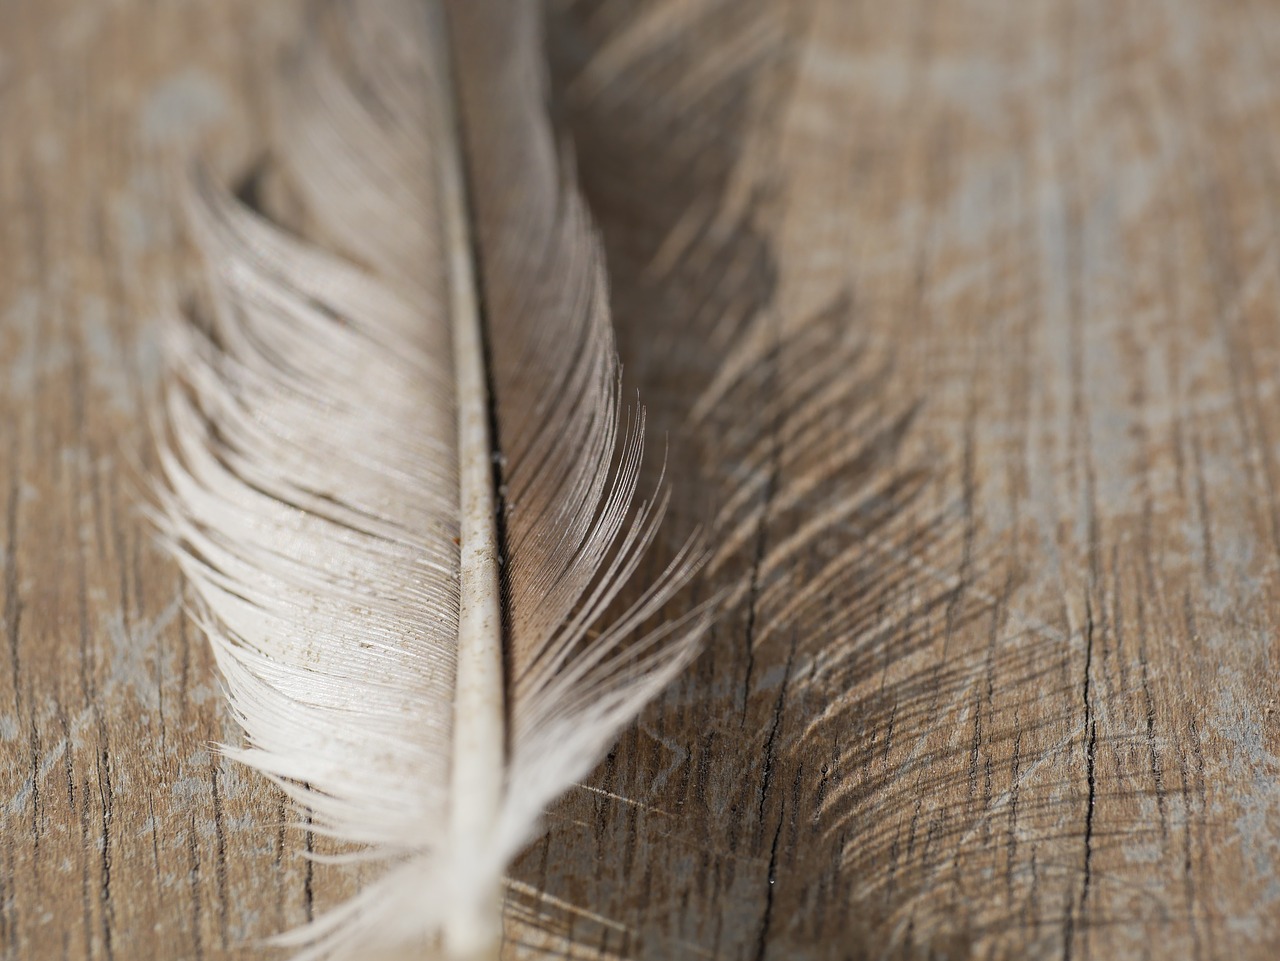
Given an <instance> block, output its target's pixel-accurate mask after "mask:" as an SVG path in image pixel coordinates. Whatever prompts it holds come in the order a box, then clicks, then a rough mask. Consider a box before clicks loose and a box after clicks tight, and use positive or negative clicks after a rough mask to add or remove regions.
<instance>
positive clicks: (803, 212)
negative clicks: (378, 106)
mask: <svg viewBox="0 0 1280 961" xmlns="http://www.w3.org/2000/svg"><path fill="white" fill-rule="evenodd" d="M0 14H3V19H2V20H0V818H3V830H2V831H0V957H4V958H6V959H8V958H12V959H46V958H49V959H53V958H69V959H80V958H93V959H126V958H145V957H154V958H159V959H201V961H203V959H209V961H214V959H220V958H231V957H245V958H249V957H270V956H273V955H272V952H271V951H269V950H266V949H261V948H255V947H251V946H249V945H251V943H252V942H253V941H254V940H255V939H259V938H262V937H265V936H268V935H270V934H272V933H274V932H277V931H279V930H281V929H284V928H287V927H289V926H291V925H294V924H297V923H300V922H302V921H303V920H305V919H306V918H307V917H308V916H309V915H310V914H311V913H312V912H313V911H315V910H319V909H320V908H322V907H323V906H324V905H326V904H332V903H334V902H335V901H336V900H337V899H339V898H340V897H341V896H342V895H343V894H344V893H347V892H349V891H350V890H351V889H352V885H353V883H354V879H353V878H352V877H351V876H350V875H349V874H348V873H345V872H343V871H342V870H339V869H336V868H332V867H326V866H323V865H312V864H310V863H309V862H308V861H307V860H306V859H305V858H304V857H303V854H304V852H306V851H307V850H310V849H312V848H313V847H317V846H320V845H319V843H318V842H317V841H315V840H314V839H313V838H312V837H311V836H310V835H309V834H307V832H306V831H305V829H304V827H293V826H290V825H292V824H293V823H294V821H295V816H294V815H293V814H292V813H291V812H289V811H288V810H287V809H286V807H285V806H284V804H283V802H282V799H281V797H280V795H279V794H278V793H277V792H276V791H275V790H273V789H271V788H270V787H269V786H267V785H266V784H265V783H264V782H263V781H262V780H261V779H260V778H257V777H254V776H251V775H249V774H248V773H247V772H244V771H241V770H240V769H238V768H237V767H236V766H234V765H232V764H230V763H229V762H226V761H224V760H222V759H220V758H219V756H218V754H217V752H216V750H215V749H214V744H215V743H216V742H219V741H227V740H234V739H235V738H236V737H237V732H236V730H235V728H234V725H233V724H232V722H231V720H230V718H229V717H228V716H227V713H226V710H225V707H224V705H223V704H222V701H221V696H220V691H219V687H218V681H217V678H216V675H215V673H214V670H213V665H212V660H211V657H210V655H209V652H208V650H207V645H206V644H205V642H204V641H203V639H202V638H201V637H200V636H199V635H198V633H197V632H196V631H195V630H193V628H192V627H191V626H190V625H189V624H188V623H187V621H186V619H185V617H184V616H183V614H182V610H181V599H182V588H181V584H180V583H179V580H178V577H177V575H176V571H175V570H174V568H173V566H172V565H171V564H169V563H168V562H166V561H165V560H164V559H163V558H162V556H161V555H160V553H159V551H158V550H157V548H156V547H155V546H154V545H153V543H152V539H151V535H150V533H149V530H148V527H147V524H146V522H145V520H144V519H143V518H142V517H141V516H140V515H139V513H138V504H139V500H140V499H139V496H138V493H137V492H138V489H139V487H140V485H141V483H142V481H141V480H140V478H141V477H143V476H145V474H146V472H147V470H148V469H149V467H150V466H151V458H152V449H151V446H150V444H149V441H148V436H149V435H148V427H147V424H146V422H145V415H144V412H145V409H146V399H147V398H148V397H149V396H150V395H151V392H153V391H154V390H155V387H156V383H157V379H158V375H159V367H158V348H157V344H156V340H155V338H156V319H157V318H158V317H159V316H160V315H161V312H163V311H167V310H173V309H176V305H177V304H179V303H180V302H181V300H182V298H183V297H184V296H185V295H186V292H187V291H188V290H189V289H190V286H191V285H192V284H193V283H194V279H195V271H194V260H193V258H192V256H191V254H190V252H189V250H188V248H187V247H186V245H185V243H184V241H183V238H182V232H181V230H180V229H179V227H178V225H177V220H178V218H177V217H176V216H175V211H174V210H173V208H172V205H171V203H170V199H169V198H170V191H169V177H170V171H171V170H172V164H173V162H174V161H175V158H178V159H181V158H186V157H189V156H191V155H192V153H193V152H196V151H198V152H200V153H201V155H203V156H204V157H206V158H207V159H208V160H209V162H210V163H211V165H212V167H213V168H214V170H215V171H216V172H218V173H219V174H220V175H222V176H226V177H229V178H230V177H236V176H243V175H244V174H245V173H246V172H248V171H250V170H252V169H253V168H254V166H255V165H256V164H258V163H259V162H260V160H261V159H262V151H263V147H264V144H265V143H266V137H265V135H264V130H265V125H266V123H267V122H268V121H267V117H266V109H267V108H266V102H267V97H266V91H267V88H268V86H269V85H271V84H273V83H276V82H278V77H279V73H278V71H279V69H280V67H279V64H280V59H281V57H280V52H281V49H282V48H283V47H285V46H287V45H288V44H290V43H294V42H297V41H298V40H299V38H300V37H303V38H305V34H306V20H305V17H304V15H303V5H302V3H300V2H295V0H273V2H265V3H263V2H258V0H217V2H214V0H187V2H181V0H154V2H143V0H111V2H107V0H101V2H97V0H9V2H6V3H3V4H0ZM548 48H549V52H550V58H551V63H552V77H553V85H554V88H555V91H556V101H557V104H556V113H557V120H558V123H559V124H560V125H561V127H562V129H563V131H564V133H565V135H566V137H567V138H568V139H569V141H571V142H572V143H573V144H574V149H575V152H576V155H577V163H578V168H579V177H580V179H581V181H582V183H583V186H584V190H585V193H586V196H587V199H588V201H589V202H590V204H591V206H592V210H593V213H594V214H595V216H596V218H597V221H598V223H599V225H600V228H601V231H602V233H603V236H604V239H605V243H606V247H607V249H608V255H609V269H610V279H611V284H612V290H613V298H614V304H615V320H616V325H617V328H618V333H619V343H620V349H621V352H622V355H623V363H624V365H625V367H626V370H627V376H628V378H629V380H630V382H631V383H632V384H633V385H634V386H635V387H637V388H638V389H639V390H641V391H642V394H643V397H644V399H645V402H646V404H647V405H648V407H649V411H650V421H651V426H652V428H653V430H654V436H655V438H656V440H655V444H656V445H657V446H658V447H659V448H661V447H662V446H663V445H665V444H667V441H666V438H667V437H668V436H669V438H670V441H669V445H668V447H669V451H670V453H669V454H668V475H669V477H670V478H671V490H672V493H673V498H674V501H673V505H672V513H673V516H674V519H675V521H676V522H677V526H679V524H681V523H684V524H686V525H690V524H692V523H693V522H696V521H697V520H699V519H701V518H703V517H705V516H707V512H708V511H713V510H714V509H715V508H716V507H717V506H718V504H717V497H718V495H717V493H716V492H717V491H718V490H719V489H720V488H719V487H717V486H716V482H715V476H716V472H717V471H719V472H721V473H726V472H727V473H729V474H732V473H733V470H734V462H733V460H732V457H731V455H732V454H733V452H734V451H735V450H739V447H737V446H735V445H737V444H738V443H739V440H740V437H739V435H740V434H742V433H743V432H745V434H746V435H748V436H747V440H746V441H743V443H746V444H748V445H749V444H750V443H751V442H752V441H751V436H753V435H752V432H751V430H750V429H749V428H750V426H751V424H752V421H753V419H754V421H755V429H756V432H757V433H758V434H760V436H761V437H763V441H762V443H763V444H764V449H765V451H766V456H765V457H764V458H763V460H761V459H759V458H757V459H756V460H755V461H751V463H752V464H754V465H755V466H754V467H753V468H752V469H755V470H759V471H761V472H762V474H761V477H762V479H761V482H760V483H759V484H758V485H756V486H755V487H754V488H752V490H753V491H754V493H753V494H752V498H751V503H749V504H746V505H745V507H744V508H743V511H744V515H743V516H745V517H747V518H748V521H749V523H747V524H746V526H745V527H744V528H743V529H744V530H745V531H746V532H747V533H746V535H745V536H744V541H743V545H744V549H743V550H742V551H740V552H738V553H736V554H734V555H733V559H732V560H731V561H730V562H729V563H728V566H727V567H726V569H724V570H722V571H720V572H719V573H718V575H717V576H718V577H719V578H720V579H721V580H723V581H724V582H726V583H734V584H739V585H743V591H742V596H741V599H740V602H739V603H736V604H735V605H733V606H732V609H731V611H730V613H729V615H727V616H726V617H725V619H724V620H722V621H721V622H720V623H719V624H718V625H717V627H716V629H715V631H714V633H713V636H712V638H711V639H710V641H709V650H708V651H707V653H706V654H705V655H704V656H703V657H702V658H701V659H700V660H699V661H698V662H697V664H696V665H695V666H694V667H693V668H692V669H691V670H690V671H689V672H688V674H687V676H686V677H685V678H683V679H682V680H681V681H680V682H678V683H677V684H676V685H675V687H674V688H673V689H672V690H671V691H670V692H669V693H668V694H667V695H666V696H664V697H663V698H662V699H661V700H660V701H659V702H658V703H657V704H655V705H654V706H652V707H651V708H650V709H649V710H648V711H646V713H645V714H644V716H643V718H642V719H641V720H640V721H639V722H638V723H637V724H636V725H635V726H634V727H633V728H632V729H631V730H630V731H629V732H628V733H627V734H625V735H624V736H623V737H622V739H621V741H620V742H619V744H618V746H617V748H616V749H615V750H614V751H613V752H612V753H611V754H610V755H609V757H608V758H607V759H606V760H605V761H604V762H603V763H602V765H601V766H600V768H599V769H598V770H597V771H596V773H595V774H594V775H593V776H592V777H591V778H590V779H589V780H588V781H587V782H585V783H584V784H583V785H581V786H580V787H579V788H576V789H575V790H573V791H572V792H570V794H569V795H568V796H567V797H566V798H565V799H564V800H563V801H562V802H560V803H559V804H558V805H557V806H556V807H555V808H554V810H553V811H552V812H551V815H550V817H549V831H548V834H547V836H546V837H545V838H544V839H543V840H542V841H540V842H539V843H537V844H535V845H534V846H533V847H532V848H531V849H530V851H529V852H528V853H527V854H526V855H525V856H524V857H523V858H522V859H521V860H520V862H519V863H518V864H517V865H516V868H515V869H514V871H513V877H512V883H511V886H510V889H509V894H508V935H509V941H508V944H507V948H506V951H505V956H506V957H509V958H513V959H515V958H525V957H530V958H535V957H574V958H584V959H585V958H615V957H616V958H631V957H637V958H644V959H685V958H688V959H700V958H725V959H742V961H763V959H838V958H850V959H861V958H868V959H870V958H887V959H903V961H906V959H912V961H914V959H926V958H950V959H959V958H982V959H1003V958H1010V959H1014V958H1034V959H1039V958H1045V959H1062V961H1083V959H1145V958H1188V959H1195V961H1212V959H1230V961H1253V959H1257V961H1268V959H1272V958H1274V957H1276V956H1277V955H1280V731H1278V724H1280V720H1278V718H1277V715H1276V698H1277V686H1278V685H1277V679H1278V677H1280V674H1278V673H1277V670H1278V666H1277V664H1276V657H1275V654H1276V629H1277V623H1278V622H1280V564H1278V563H1277V561H1278V559H1280V496H1278V491H1280V486H1278V485H1280V447H1278V446H1277V443H1278V441H1280V415H1278V413H1277V410H1278V409H1280V405H1278V404H1277V400H1278V397H1277V392H1278V388H1280V379H1278V376H1280V133H1278V132H1277V131H1280V82H1277V80H1276V76H1277V73H1276V70H1277V65H1278V64H1280V8H1276V7H1274V6H1272V5H1269V4H1265V3H1261V2H1258V0H1252V2H1250V0H1230V2H1225V3H1211V2H1209V0H1177V2H1175V0H1164V2H1157V0H1030V2H1026V3H1016V4H1010V3H1003V2H997V0H956V2H951V3H934V2H930V0H909V2H903V3H880V2H872V0H804V2H791V0H734V2H730V0H724V2H711V0H635V2H630V3H623V2H617V0H580V2H556V3H552V4H551V11H550V14H549V18H548ZM601 78H603V79H601ZM752 338H756V339H757V340H760V341H761V343H762V344H763V347H761V349H760V350H758V351H756V352H755V353H754V354H753V353H752V352H751V351H750V350H745V356H748V357H754V358H755V360H754V361H753V363H752V364H751V365H748V370H747V371H746V374H745V375H744V377H745V380H744V383H743V384H742V385H740V387H739V388H737V389H734V390H730V391H729V392H728V394H727V396H728V398H729V401H731V402H726V403H724V404H721V405H720V407H718V408H717V411H718V412H717V413H715V414H714V416H712V417H711V419H710V421H709V422H707V423H709V424H710V426H706V424H704V426H703V427H702V428H700V429H694V428H691V427H690V426H689V417H688V412H689V410H690V409H691V408H692V407H693V406H695V404H696V402H697V399H698V398H699V397H700V396H701V395H702V393H703V391H704V389H705V388H706V387H707V386H708V384H709V383H711V382H713V381H714V380H715V377H716V374H717V371H719V370H721V369H724V367H725V365H726V364H728V365H730V366H731V365H732V364H733V363H734V358H735V357H739V356H743V351H744V349H745V348H744V347H743V345H744V344H746V345H747V346H748V347H749V346H750V343H751V340H752ZM824 338H825V339H824ZM771 345H772V346H771ZM831 358H835V359H836V362H838V367H839V369H838V371H837V374H835V375H832V374H830V372H829V371H828V373H827V374H824V375H823V376H822V380H821V384H822V388H823V390H826V391H827V393H826V394H825V395H824V396H829V397H834V398H836V399H837V400H838V403H835V402H833V403H830V404H826V405H824V406H822V407H821V417H820V418H818V421H819V426H820V427H821V428H822V431H823V432H824V433H823V436H824V437H826V438H828V441H826V442H824V443H823V444H819V445H808V446H804V445H803V444H801V443H800V442H799V441H797V438H804V437H805V436H808V435H806V434H805V432H804V431H805V427H804V424H803V423H798V421H797V415H796V412H795V410H794V409H792V408H787V407H786V406H785V405H781V406H780V405H779V403H776V402H775V400H776V398H780V397H787V396H790V395H794V394H797V393H799V394H801V395H803V393H804V391H803V387H804V385H805V384H807V383H808V381H807V380H806V377H807V376H808V374H807V373H806V372H807V371H809V370H811V369H819V368H823V365H824V364H825V365H826V367H831V366H832V363H833V361H831ZM846 361H847V363H846ZM815 376H817V375H815ZM814 409H817V408H814ZM717 418H721V419H720V420H717ZM766 422H767V425H768V426H767V429H762V428H760V424H761V423H766ZM744 425H746V426H744ZM797 445H799V446H797ZM793 454H794V456H793ZM699 472H701V473H699ZM695 475H697V476H699V477H702V478H704V479H703V480H699V481H697V482H689V483H685V484H683V485H682V484H681V477H682V476H683V477H693V476H695ZM807 477H818V478H822V479H823V480H822V483H821V484H815V485H813V489H808V488H806V485H805V478H807ZM706 478H711V479H710V480H707V479H706ZM797 492H798V493H797ZM797 544H799V545H801V547H802V549H800V550H797V549H796V545H797Z"/></svg>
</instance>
